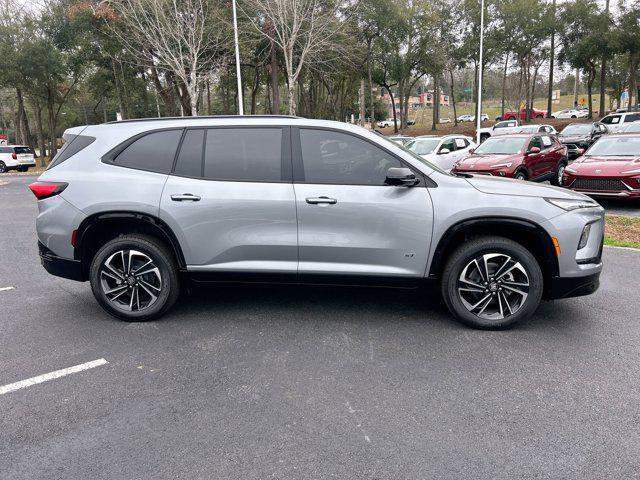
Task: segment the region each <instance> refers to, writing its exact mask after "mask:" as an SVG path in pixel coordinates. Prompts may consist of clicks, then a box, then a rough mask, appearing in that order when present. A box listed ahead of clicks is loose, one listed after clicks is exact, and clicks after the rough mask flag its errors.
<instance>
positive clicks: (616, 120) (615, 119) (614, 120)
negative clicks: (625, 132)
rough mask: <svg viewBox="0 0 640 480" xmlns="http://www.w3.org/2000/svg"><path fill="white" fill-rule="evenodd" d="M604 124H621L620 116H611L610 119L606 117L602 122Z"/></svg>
mask: <svg viewBox="0 0 640 480" xmlns="http://www.w3.org/2000/svg"><path fill="white" fill-rule="evenodd" d="M601 122H602V123H605V124H607V125H610V124H612V123H619V122H620V115H611V116H609V117H604V118H603V119H602V120H601Z"/></svg>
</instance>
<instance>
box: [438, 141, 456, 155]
mask: <svg viewBox="0 0 640 480" xmlns="http://www.w3.org/2000/svg"><path fill="white" fill-rule="evenodd" d="M445 148H446V149H447V150H449V151H450V152H454V151H455V150H456V144H455V142H454V140H453V139H451V140H446V141H444V142H442V146H441V147H440V151H442V150H443V149H445Z"/></svg>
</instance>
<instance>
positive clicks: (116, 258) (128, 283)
mask: <svg viewBox="0 0 640 480" xmlns="http://www.w3.org/2000/svg"><path fill="white" fill-rule="evenodd" d="M89 278H90V281H91V289H92V291H93V295H94V296H95V297H96V300H97V301H98V303H99V304H100V305H101V306H102V307H103V308H104V309H105V310H106V311H107V312H108V313H110V314H111V315H114V316H116V317H118V318H121V319H123V320H128V321H132V322H138V321H144V320H151V319H152V318H155V317H158V316H160V315H162V314H163V313H165V312H166V311H167V310H168V309H169V308H171V306H172V305H173V304H174V303H175V301H176V300H177V298H178V295H179V293H180V285H179V278H178V268H177V265H176V262H175V259H174V257H173V255H172V254H171V252H170V251H169V250H168V249H167V248H166V246H165V245H164V244H163V243H162V242H160V241H158V240H157V239H155V238H153V237H150V236H147V235H138V234H132V235H123V236H120V237H118V238H115V239H113V240H111V241H109V242H107V243H106V244H105V245H103V246H102V248H100V249H99V250H98V252H97V253H96V255H95V256H94V257H93V261H92V262H91V268H90V272H89Z"/></svg>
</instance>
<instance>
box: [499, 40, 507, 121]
mask: <svg viewBox="0 0 640 480" xmlns="http://www.w3.org/2000/svg"><path fill="white" fill-rule="evenodd" d="M508 68H509V52H507V56H506V57H505V59H504V70H503V71H502V98H501V100H500V118H502V117H504V102H505V93H506V89H507V70H508Z"/></svg>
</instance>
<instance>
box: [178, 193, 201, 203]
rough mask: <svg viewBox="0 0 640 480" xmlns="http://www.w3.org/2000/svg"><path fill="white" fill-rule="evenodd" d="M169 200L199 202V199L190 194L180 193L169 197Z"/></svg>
mask: <svg viewBox="0 0 640 480" xmlns="http://www.w3.org/2000/svg"><path fill="white" fill-rule="evenodd" d="M171 200H173V201H174V202H185V201H191V202H199V201H200V197H199V196H198V195H194V194H192V193H182V194H179V195H171Z"/></svg>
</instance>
